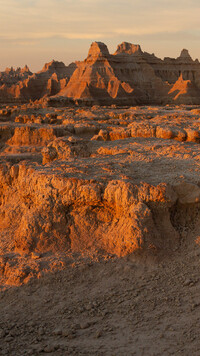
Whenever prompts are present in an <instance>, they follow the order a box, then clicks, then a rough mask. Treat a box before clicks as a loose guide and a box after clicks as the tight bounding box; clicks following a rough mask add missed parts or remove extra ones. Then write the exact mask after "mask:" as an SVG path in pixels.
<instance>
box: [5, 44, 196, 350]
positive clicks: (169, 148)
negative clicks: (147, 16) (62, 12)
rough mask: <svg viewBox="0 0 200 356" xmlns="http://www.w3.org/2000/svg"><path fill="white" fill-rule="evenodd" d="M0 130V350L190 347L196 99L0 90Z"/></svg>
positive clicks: (193, 319) (193, 294)
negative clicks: (137, 101)
mask: <svg viewBox="0 0 200 356" xmlns="http://www.w3.org/2000/svg"><path fill="white" fill-rule="evenodd" d="M119 50H120V49H119ZM138 50H139V49H138ZM105 51H106V50H105ZM91 55H92V54H91ZM27 71H28V69H27V68H25V70H24V72H27ZM55 102H57V105H58V103H59V107H56V106H55ZM53 104H54V105H53ZM77 104H78V103H77ZM51 105H53V106H51ZM0 143H1V146H0V148H1V150H0V285H1V294H0V312H1V318H0V355H8V356H22V355H24V356H25V355H33V356H37V355H47V354H52V355H55V356H64V355H99V356H100V355H101V356H104V355H109V356H111V355H117V356H118V355H120V356H122V355H123V356H124V355H127V356H129V355H137V356H141V355H145V356H146V355H148V356H153V355H157V356H158V355H188V356H189V355H196V356H197V355H199V354H200V339H199V319H200V309H199V308H200V293H199V292H200V278H199V276H200V264H199V258H200V225H199V221H200V179H199V171H200V145H199V144H200V107H198V106H194V105H193V106H191V105H189V104H185V105H179V106H176V105H175V104H173V105H166V106H126V107H125V106H123V107H116V106H115V105H112V106H110V107H108V106H105V107H104V106H98V105H93V106H92V107H90V108H87V107H81V106H80V105H74V104H73V103H72V104H71V106H70V105H68V106H64V105H63V106H62V100H61V99H60V98H59V99H58V98H57V97H56V98H55V97H53V98H50V99H48V100H44V99H43V100H42V101H38V102H35V103H32V102H29V103H23V104H22V103H21V104H20V103H18V104H17V103H15V104H9V105H6V104H2V105H1V108H0Z"/></svg>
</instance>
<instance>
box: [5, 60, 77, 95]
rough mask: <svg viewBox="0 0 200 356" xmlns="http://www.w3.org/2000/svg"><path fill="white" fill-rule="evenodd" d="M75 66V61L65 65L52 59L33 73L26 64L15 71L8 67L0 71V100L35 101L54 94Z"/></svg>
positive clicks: (64, 84) (66, 80)
mask: <svg viewBox="0 0 200 356" xmlns="http://www.w3.org/2000/svg"><path fill="white" fill-rule="evenodd" d="M75 68H76V64H75V63H72V64H70V65H69V66H68V67H67V66H65V65H64V63H62V62H58V61H54V60H53V61H51V62H50V63H46V64H45V65H44V67H43V69H42V70H41V71H39V72H38V73H35V74H33V73H31V72H30V71H29V69H28V67H27V66H25V68H23V69H20V68H18V69H17V70H16V71H15V70H14V69H13V68H11V69H9V68H8V69H6V70H5V72H1V73H0V101H1V102H10V101H11V102H12V101H14V100H15V99H16V100H18V101H22V102H24V101H29V100H32V101H35V100H39V99H41V98H44V97H46V96H50V95H55V94H56V93H58V92H59V91H60V90H61V89H62V88H63V87H65V86H66V84H67V82H68V80H69V78H70V76H71V75H72V73H73V71H74V70H75Z"/></svg>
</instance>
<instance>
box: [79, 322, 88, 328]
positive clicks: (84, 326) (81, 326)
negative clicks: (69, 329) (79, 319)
mask: <svg viewBox="0 0 200 356" xmlns="http://www.w3.org/2000/svg"><path fill="white" fill-rule="evenodd" d="M89 327H90V323H88V322H83V323H81V324H80V328H81V329H87V328H89Z"/></svg>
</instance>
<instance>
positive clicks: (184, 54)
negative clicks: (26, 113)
mask: <svg viewBox="0 0 200 356" xmlns="http://www.w3.org/2000/svg"><path fill="white" fill-rule="evenodd" d="M30 100H32V101H36V100H39V101H41V100H47V101H48V100H49V101H50V102H51V103H54V104H55V103H56V105H59V104H61V105H63V104H64V103H65V104H66V105H67V104H69V103H75V104H78V105H88V106H91V105H115V104H117V105H130V106H133V105H152V104H153V105H166V104H174V103H176V104H187V105H188V104H190V105H191V104H194V105H196V104H200V63H199V60H198V59H195V60H193V59H192V57H191V56H190V54H189V52H188V50H187V49H183V50H182V51H181V53H180V55H178V57H177V58H169V57H165V58H164V59H163V60H162V59H160V58H158V57H156V56H155V54H154V53H153V54H150V53H147V52H145V51H142V49H141V47H140V45H134V44H132V43H128V42H123V43H121V44H120V45H118V47H117V49H116V51H115V53H114V54H110V53H109V50H108V48H107V46H106V45H105V44H104V43H102V42H93V43H92V44H91V47H90V49H89V51H88V55H87V57H86V59H85V60H84V61H76V62H75V63H71V64H70V65H68V66H66V65H65V64H64V63H63V62H59V61H54V60H52V61H51V62H49V63H46V64H45V65H44V67H43V68H42V70H40V71H39V72H37V73H32V72H31V71H30V69H29V68H28V66H27V65H26V66H25V67H24V68H17V69H13V68H6V70H5V71H3V72H0V102H2V103H5V102H9V103H13V102H15V103H28V102H29V101H30Z"/></svg>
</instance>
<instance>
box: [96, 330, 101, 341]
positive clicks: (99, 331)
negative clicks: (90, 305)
mask: <svg viewBox="0 0 200 356" xmlns="http://www.w3.org/2000/svg"><path fill="white" fill-rule="evenodd" d="M101 336H102V331H101V330H98V331H97V332H96V334H95V337H96V338H97V339H98V338H99V337H101Z"/></svg>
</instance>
